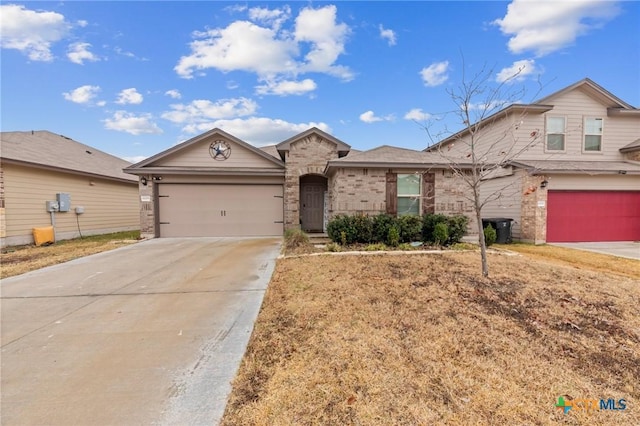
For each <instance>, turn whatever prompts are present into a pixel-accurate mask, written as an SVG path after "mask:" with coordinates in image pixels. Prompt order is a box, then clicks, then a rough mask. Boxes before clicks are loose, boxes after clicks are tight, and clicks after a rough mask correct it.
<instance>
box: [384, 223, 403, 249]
mask: <svg viewBox="0 0 640 426" xmlns="http://www.w3.org/2000/svg"><path fill="white" fill-rule="evenodd" d="M386 243H387V245H389V246H391V247H398V244H400V230H399V229H398V225H396V224H393V225H391V226H390V227H389V233H388V234H387V240H386Z"/></svg>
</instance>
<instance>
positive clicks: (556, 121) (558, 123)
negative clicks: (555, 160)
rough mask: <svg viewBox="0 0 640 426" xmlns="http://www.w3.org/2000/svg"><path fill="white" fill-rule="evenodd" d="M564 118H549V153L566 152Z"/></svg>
mask: <svg viewBox="0 0 640 426" xmlns="http://www.w3.org/2000/svg"><path fill="white" fill-rule="evenodd" d="M564 134H565V121H564V117H547V151H564Z"/></svg>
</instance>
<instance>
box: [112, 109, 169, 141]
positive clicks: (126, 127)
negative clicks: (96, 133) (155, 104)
mask: <svg viewBox="0 0 640 426" xmlns="http://www.w3.org/2000/svg"><path fill="white" fill-rule="evenodd" d="M102 122H103V123H104V128H105V129H109V130H117V131H119V132H126V133H130V134H132V135H136V136H137V135H142V134H161V133H162V129H161V128H160V127H158V125H157V124H156V123H154V122H153V117H152V116H151V114H139V115H136V114H132V113H129V112H127V111H116V112H115V113H113V117H112V118H107V119H105V120H102Z"/></svg>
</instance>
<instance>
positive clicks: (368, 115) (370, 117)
mask: <svg viewBox="0 0 640 426" xmlns="http://www.w3.org/2000/svg"><path fill="white" fill-rule="evenodd" d="M393 119H394V117H393V114H391V115H387V116H385V117H377V116H376V115H375V114H374V112H373V111H366V112H363V113H362V114H360V121H363V122H365V123H375V122H377V121H393Z"/></svg>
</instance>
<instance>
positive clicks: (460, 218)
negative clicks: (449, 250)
mask: <svg viewBox="0 0 640 426" xmlns="http://www.w3.org/2000/svg"><path fill="white" fill-rule="evenodd" d="M447 222H448V225H449V239H448V240H447V245H451V244H455V243H459V242H460V241H462V237H464V234H466V233H467V225H468V224H469V218H468V217H467V216H465V215H461V214H460V215H455V216H449V217H448V218H447Z"/></svg>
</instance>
